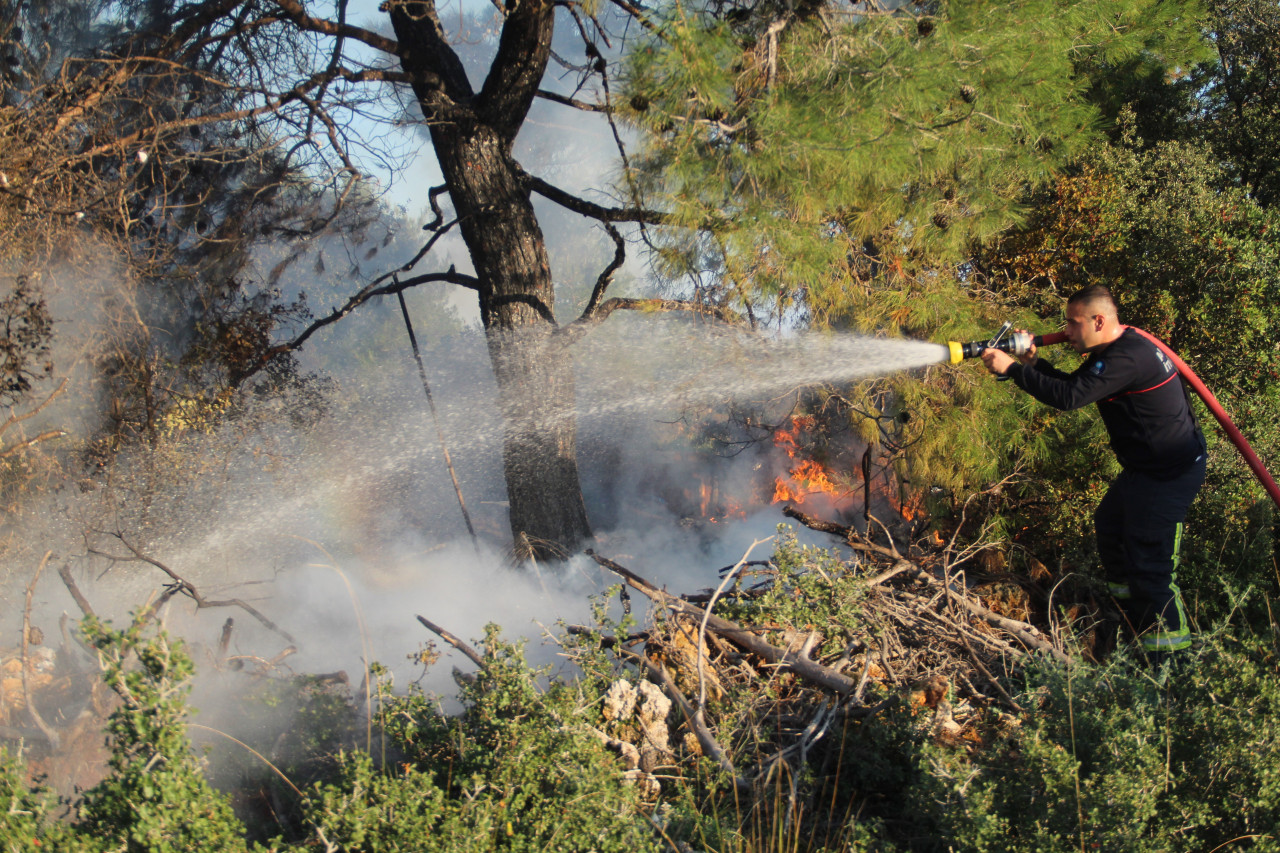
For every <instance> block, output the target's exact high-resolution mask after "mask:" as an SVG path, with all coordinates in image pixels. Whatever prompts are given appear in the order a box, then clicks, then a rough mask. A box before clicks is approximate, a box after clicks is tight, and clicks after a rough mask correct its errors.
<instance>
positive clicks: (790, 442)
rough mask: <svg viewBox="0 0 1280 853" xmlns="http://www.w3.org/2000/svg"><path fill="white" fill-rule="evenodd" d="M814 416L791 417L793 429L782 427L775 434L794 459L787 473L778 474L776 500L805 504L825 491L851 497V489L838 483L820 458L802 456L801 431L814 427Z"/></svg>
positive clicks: (779, 443) (825, 492)
mask: <svg viewBox="0 0 1280 853" xmlns="http://www.w3.org/2000/svg"><path fill="white" fill-rule="evenodd" d="M813 426H814V419H813V417H812V416H809V415H796V416H794V417H792V418H791V428H790V429H789V430H788V429H779V430H778V431H777V432H775V433H774V434H773V444H774V446H775V447H779V448H781V449H782V451H783V452H784V453H786V454H787V458H788V459H790V460H792V462H793V463H794V464H792V465H791V467H790V470H789V471H788V472H787V476H785V477H778V478H776V479H775V480H774V484H773V501H774V503H781V502H782V501H790V502H793V503H804V499H805V498H806V497H808V496H809V495H814V494H824V495H829V496H831V497H833V498H835V499H837V500H842V499H844V498H847V497H848V490H847V489H845V488H843V487H841V486H839V485H837V484H836V483H835V481H833V480H832V479H831V475H830V474H828V473H827V471H826V469H825V468H823V467H822V465H820V464H819V463H818V462H817V461H815V460H813V459H804V458H799V454H800V443H799V441H798V439H799V436H800V433H801V432H802V431H804V430H807V429H812V428H813Z"/></svg>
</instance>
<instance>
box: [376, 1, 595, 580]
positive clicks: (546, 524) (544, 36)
mask: <svg viewBox="0 0 1280 853" xmlns="http://www.w3.org/2000/svg"><path fill="white" fill-rule="evenodd" d="M386 8H387V9H388V11H389V13H390V16H391V21H392V25H393V26H394V27H395V31H396V36H397V38H398V40H399V44H400V59H401V64H402V66H403V68H404V70H405V71H406V72H407V73H408V74H409V76H410V78H411V79H412V83H413V90H414V94H415V95H416V96H417V99H418V103H419V104H420V105H421V107H422V113H423V115H424V116H425V118H426V121H427V126H428V128H429V129H430V133H431V142H432V145H433V147H434V148H435V153H436V157H437V159H438V160H439V162H440V168H441V170H442V172H443V173H444V179H445V183H446V185H447V186H448V188H449V195H450V197H451V199H452V201H453V205H454V209H455V211H456V213H457V216H458V227H459V230H460V232H461V234H462V238H463V240H464V242H465V243H466V245H467V248H468V250H469V252H470V255H471V261H472V264H473V266H474V268H475V274H476V278H477V279H478V280H479V296H480V315H481V319H482V321H483V323H484V328H485V333H486V335H487V338H488V345H489V357H490V361H491V362H492V365H493V371H494V375H495V377H496V379H497V384H498V390H499V396H500V400H501V403H500V405H501V408H502V415H503V418H504V427H505V432H504V441H503V470H504V473H505V476H506V483H507V497H508V499H509V501H510V507H511V509H510V513H511V531H512V535H513V536H514V538H515V546H516V549H517V552H518V553H520V554H521V555H522V556H535V557H543V558H546V557H556V556H565V555H566V554H568V553H571V552H573V551H574V550H576V549H577V548H578V547H579V546H580V545H581V543H582V542H583V540H585V539H586V538H588V537H589V536H590V535H591V530H590V526H589V523H588V520H587V512H586V507H585V505H584V503H583V499H582V489H581V486H580V484H579V480H578V463H577V434H576V422H575V420H574V415H573V410H574V389H573V365H572V362H571V360H570V358H569V353H568V352H567V351H566V349H565V345H564V344H563V343H562V342H561V339H560V337H559V336H556V335H554V334H553V332H554V330H555V327H556V320H555V316H554V314H553V313H552V309H553V307H554V305H555V293H554V285H553V283H552V279H551V267H550V263H549V261H548V257H547V247H546V241H545V239H544V237H543V233H542V228H541V227H540V226H539V224H538V219H537V216H536V215H535V214H534V210H533V203H532V200H531V199H530V194H529V190H528V189H527V187H526V186H525V184H524V182H523V180H522V174H523V172H522V170H521V169H520V167H519V165H518V164H517V163H516V161H515V159H514V158H513V157H512V145H513V144H514V142H515V137H516V134H517V133H518V132H519V130H520V127H521V125H522V124H523V123H524V120H525V116H526V115H527V114H528V110H529V106H530V104H531V103H532V102H533V98H534V94H535V92H536V91H537V87H538V84H539V83H540V82H541V80H542V76H543V72H544V71H545V69H546V66H547V59H548V57H549V56H550V48H551V35H552V29H553V25H554V13H555V8H554V5H553V3H552V2H550V0H508V2H507V3H506V10H507V17H506V22H505V24H504V26H503V30H502V36H501V40H500V42H499V46H498V53H497V55H496V56H495V58H494V60H493V63H492V64H491V66H490V69H489V74H488V76H487V78H486V79H485V82H484V85H483V87H482V88H481V90H480V91H479V92H478V93H477V92H475V91H474V90H473V89H472V87H471V84H470V82H469V81H468V80H467V77H466V73H465V72H464V70H463V67H462V63H461V61H460V60H459V58H458V56H457V54H456V53H454V51H453V49H452V47H450V45H449V44H448V43H447V41H446V40H445V38H444V35H443V30H442V28H441V26H440V22H439V20H438V18H437V16H436V9H435V4H434V2H429V1H424V0H390V2H389V3H388V4H386Z"/></svg>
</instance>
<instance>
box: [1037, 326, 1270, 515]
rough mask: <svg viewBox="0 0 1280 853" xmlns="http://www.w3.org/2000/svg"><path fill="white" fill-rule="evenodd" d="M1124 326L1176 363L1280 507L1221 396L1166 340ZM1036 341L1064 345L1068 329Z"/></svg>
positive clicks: (1261, 467) (1041, 337) (1265, 471)
mask: <svg viewBox="0 0 1280 853" xmlns="http://www.w3.org/2000/svg"><path fill="white" fill-rule="evenodd" d="M1124 328H1127V329H1133V330H1134V331H1135V332H1137V333H1138V334H1140V335H1142V336H1143V337H1144V338H1146V339H1147V340H1149V341H1151V343H1153V344H1155V345H1156V347H1158V348H1159V349H1160V351H1161V352H1163V353H1164V354H1165V355H1167V356H1168V357H1169V360H1170V361H1171V362H1173V366H1174V367H1176V368H1178V374H1179V375H1180V376H1181V377H1182V378H1183V380H1184V381H1185V382H1186V383H1187V384H1188V385H1190V386H1191V389H1192V390H1193V391H1195V392H1196V393H1197V394H1199V395H1200V399H1201V400H1204V404H1205V405H1206V406H1208V407H1209V411H1210V412H1212V413H1213V416H1214V417H1215V418H1217V419H1218V423H1219V424H1221V425H1222V429H1223V431H1224V432H1225V433H1226V434H1227V438H1229V439H1231V443H1232V444H1234V445H1235V446H1236V449H1237V450H1239V451H1240V455H1241V456H1243V457H1244V461H1245V462H1247V463H1248V464H1249V467H1250V468H1252V469H1253V473H1254V475H1255V476H1256V477H1257V478H1258V482H1260V483H1262V487H1263V488H1264V489H1266V490H1267V494H1269V495H1271V499H1272V500H1273V501H1275V502H1276V506H1278V507H1280V486H1277V485H1276V481H1275V480H1273V479H1272V478H1271V475H1270V474H1269V473H1267V469H1266V468H1265V467H1264V466H1263V464H1262V460H1261V459H1259V458H1258V454H1256V453H1254V452H1253V448H1252V447H1250V446H1249V442H1248V440H1247V439H1246V438H1245V437H1244V435H1243V434H1242V433H1241V432H1240V430H1239V429H1237V428H1236V425H1235V424H1233V423H1232V422H1231V418H1229V417H1227V412H1226V410H1225V409H1223V408H1222V404H1221V403H1219V402H1218V398H1217V397H1215V396H1213V392H1212V391H1210V390H1209V389H1208V388H1207V387H1205V384H1204V383H1203V382H1201V381H1200V377H1199V376H1196V375H1195V373H1193V372H1192V370H1191V368H1190V367H1188V366H1187V363H1186V362H1185V361H1183V360H1182V359H1181V358H1179V357H1178V354H1177V353H1176V352H1174V351H1173V350H1171V349H1169V347H1168V346H1167V345H1166V344H1165V342H1164V341H1162V340H1160V339H1159V338H1157V337H1156V336H1155V335H1153V334H1151V333H1150V332H1146V331H1143V330H1142V329H1139V328H1138V327H1137V326H1125V327H1124ZM1034 340H1035V343H1036V345H1037V346H1042V345H1047V344H1060V343H1064V342H1065V341H1066V340H1067V333H1066V332H1053V333H1051V334H1048V335H1036V337H1035V339H1034Z"/></svg>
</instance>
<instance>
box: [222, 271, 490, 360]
mask: <svg viewBox="0 0 1280 853" xmlns="http://www.w3.org/2000/svg"><path fill="white" fill-rule="evenodd" d="M388 278H390V279H391V283H390V284H383V282H385V281H386V280H387V279H388ZM435 282H444V283H446V284H456V285H459V286H461V287H466V288H468V289H470V290H477V291H478V290H480V289H481V284H480V282H479V280H477V279H476V278H475V277H473V276H469V275H465V274H463V273H460V272H458V271H457V270H455V269H454V268H453V267H452V266H451V267H449V269H448V270H446V271H445V272H439V273H426V274H424V275H416V276H413V277H412V278H407V279H403V280H402V279H400V278H399V277H398V274H397V273H387V274H386V275H383V276H379V277H378V278H377V279H374V281H373V282H371V283H370V284H368V285H366V286H365V287H364V288H363V289H361V291H360V292H359V293H357V294H355V295H354V296H352V297H351V298H350V299H348V300H347V301H346V302H345V303H343V304H342V305H341V306H339V307H337V308H335V309H333V311H331V312H330V313H329V314H327V315H325V316H324V317H322V318H320V319H319V320H316V321H315V322H314V323H312V324H311V325H309V326H307V328H305V329H303V330H302V331H301V332H300V333H299V334H298V335H297V336H295V337H294V338H292V339H291V340H288V341H285V342H284V343H280V344H276V345H275V346H273V347H270V348H269V349H267V350H265V351H264V352H263V353H262V354H261V355H260V356H259V357H258V360H257V361H255V362H254V363H253V364H252V365H251V366H250V367H248V368H247V369H245V370H244V371H243V372H242V373H240V374H238V375H236V376H234V377H232V384H233V385H239V384H241V383H243V382H244V381H245V380H246V379H248V378H250V377H251V376H253V375H254V374H256V373H257V372H258V371H260V370H262V369H263V368H264V367H266V366H267V365H268V364H269V363H271V361H272V360H273V359H275V358H279V357H280V356H282V355H287V354H288V353H292V352H296V351H298V350H299V349H301V348H302V345H303V344H304V343H306V342H307V339H308V338H310V337H311V336H312V335H314V334H315V333H316V332H318V331H320V330H321V329H323V328H324V327H325V326H330V325H332V324H334V323H336V322H338V321H339V320H341V319H342V318H343V317H346V316H347V315H348V314H350V313H351V312H352V311H354V310H356V309H357V308H359V307H360V306H361V305H363V304H365V303H366V302H368V301H369V300H370V299H373V298H375V297H378V296H393V295H395V294H397V293H400V292H402V291H405V290H408V289H410V288H412V287H417V286H418V285H421V284H431V283H435Z"/></svg>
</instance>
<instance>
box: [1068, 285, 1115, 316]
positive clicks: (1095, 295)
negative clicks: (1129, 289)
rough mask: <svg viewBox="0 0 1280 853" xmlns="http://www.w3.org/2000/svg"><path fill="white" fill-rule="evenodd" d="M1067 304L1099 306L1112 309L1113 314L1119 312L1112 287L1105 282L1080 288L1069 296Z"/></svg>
mask: <svg viewBox="0 0 1280 853" xmlns="http://www.w3.org/2000/svg"><path fill="white" fill-rule="evenodd" d="M1067 304H1068V305H1091V306H1097V307H1099V308H1108V309H1110V311H1111V313H1112V314H1115V313H1118V311H1117V308H1116V300H1115V298H1114V297H1113V296H1112V295H1111V288H1109V287H1107V286H1106V285H1105V284H1091V285H1089V286H1088V287H1082V288H1080V289H1079V290H1077V291H1076V292H1075V293H1073V294H1071V295H1070V296H1069V297H1067Z"/></svg>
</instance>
